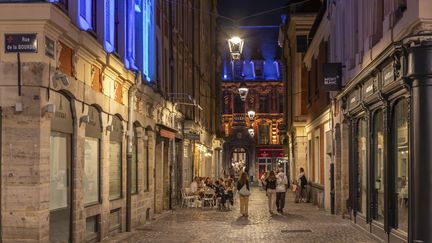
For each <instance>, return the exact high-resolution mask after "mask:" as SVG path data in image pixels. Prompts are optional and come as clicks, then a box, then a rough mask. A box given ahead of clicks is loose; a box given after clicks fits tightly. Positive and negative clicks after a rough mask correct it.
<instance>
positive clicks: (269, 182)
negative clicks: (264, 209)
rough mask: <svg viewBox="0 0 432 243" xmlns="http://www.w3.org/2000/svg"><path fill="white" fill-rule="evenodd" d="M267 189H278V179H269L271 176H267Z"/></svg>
mask: <svg viewBox="0 0 432 243" xmlns="http://www.w3.org/2000/svg"><path fill="white" fill-rule="evenodd" d="M265 181H266V190H267V189H276V182H277V180H276V179H274V180H269V178H267V179H266V180H265Z"/></svg>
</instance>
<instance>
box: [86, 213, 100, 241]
mask: <svg viewBox="0 0 432 243" xmlns="http://www.w3.org/2000/svg"><path fill="white" fill-rule="evenodd" d="M98 221H99V217H98V216H97V215H96V216H93V217H89V218H87V219H86V233H85V239H86V242H98V241H99V222H98Z"/></svg>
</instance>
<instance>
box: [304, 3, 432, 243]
mask: <svg viewBox="0 0 432 243" xmlns="http://www.w3.org/2000/svg"><path fill="white" fill-rule="evenodd" d="M431 4H432V3H431V2H430V1H422V0H420V1H404V0H400V1H399V0H398V1H391V0H382V1H361V2H360V1H339V0H331V1H330V0H329V1H323V6H324V8H322V10H321V13H322V16H324V17H322V16H321V14H320V12H319V13H318V15H317V20H316V23H317V25H316V29H315V28H314V27H312V29H311V32H310V33H309V36H310V38H309V43H308V45H309V47H308V51H307V52H306V55H305V59H304V63H305V66H306V67H312V69H311V70H313V69H314V68H313V66H314V63H316V64H319V65H321V67H320V66H318V75H315V74H313V73H312V74H311V73H310V72H309V76H310V75H315V76H312V80H316V82H317V83H318V85H317V86H315V87H322V88H323V90H326V91H328V92H326V95H325V96H327V98H330V99H329V100H327V101H326V102H325V103H327V104H328V105H327V107H326V109H327V110H325V109H324V107H321V108H323V109H324V110H323V112H322V113H321V116H320V117H318V118H319V120H320V121H322V122H324V123H325V124H324V136H325V139H326V140H325V141H324V144H328V143H327V142H326V141H330V146H327V145H324V147H323V146H321V147H320V148H321V151H324V156H325V157H324V162H325V166H324V168H325V170H328V171H324V173H322V172H321V175H324V179H325V180H326V181H327V180H330V185H329V186H326V185H325V184H326V182H325V181H324V187H323V189H324V202H325V203H324V207H325V208H326V209H327V205H328V204H327V202H328V201H330V209H334V210H335V211H334V212H335V213H342V214H346V213H348V214H350V215H351V219H352V220H353V222H354V223H355V224H356V225H358V226H359V227H362V228H363V229H365V230H367V231H369V232H370V233H372V234H374V235H375V236H376V237H378V238H380V239H381V240H383V241H385V242H430V241H432V233H431V232H430V228H431V224H432V214H431V212H430V210H429V209H425V208H430V207H429V206H426V204H427V205H430V200H429V198H430V197H429V194H430V189H427V188H425V187H424V186H425V185H430V179H429V178H430V168H431V160H430V157H429V156H430V148H429V146H427V145H426V144H428V142H427V141H429V139H430V137H431V135H430V133H429V132H428V131H429V128H428V126H429V121H430V120H429V119H430V115H429V114H430V110H431V108H430V102H431V101H430V100H429V98H427V97H429V82H430V73H431V70H430V65H429V64H430V62H431V55H430V53H431V51H430V50H431V44H430V43H431V39H432V36H431V35H430V33H431V31H432V25H431V21H430V19H431V12H430V11H428V10H426V9H431V8H432V5H431ZM320 17H321V18H320ZM314 25H315V24H314ZM322 45H323V47H322ZM321 53H325V54H324V55H321ZM323 64H324V65H323ZM329 67H332V68H333V70H330V69H329ZM320 68H321V70H322V75H319V73H320V71H319V69H320ZM303 82H304V81H303ZM309 85H310V83H309ZM308 90H311V88H310V87H309V88H308ZM318 97H322V96H321V93H320V92H318ZM313 124H322V123H321V122H317V123H313ZM306 127H308V126H306ZM312 127H315V126H314V125H311V126H310V128H312ZM309 130H310V129H309ZM320 131H321V132H319V133H317V134H316V135H319V134H321V136H322V135H323V132H322V129H321V130H320ZM326 131H327V132H329V134H328V135H327V132H326ZM314 134H315V133H314ZM311 138H314V136H312V137H311ZM311 140H312V142H309V144H308V147H309V148H308V151H309V152H308V155H309V158H311V161H314V162H315V160H316V159H318V160H319V159H322V158H323V157H322V156H321V158H315V157H314V153H315V152H316V149H314V140H313V139H310V140H309V141H311ZM327 161H328V162H327ZM327 163H329V165H330V167H328V166H326V164H327ZM315 166H316V164H315ZM309 171H311V168H309ZM312 171H314V170H313V169H312ZM312 173H313V172H312ZM327 173H329V175H330V176H329V177H328V176H327ZM310 176H313V178H314V179H313V180H315V179H316V178H315V177H316V174H313V175H310ZM332 179H333V180H332ZM328 189H329V191H328ZM332 193H333V195H332ZM329 195H330V198H329V199H327V198H328V197H329ZM332 196H334V197H332ZM332 198H334V207H333V203H332Z"/></svg>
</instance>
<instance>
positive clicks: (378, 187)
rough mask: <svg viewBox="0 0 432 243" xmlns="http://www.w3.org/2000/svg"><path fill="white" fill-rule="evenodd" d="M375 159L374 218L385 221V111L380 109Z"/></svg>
mask: <svg viewBox="0 0 432 243" xmlns="http://www.w3.org/2000/svg"><path fill="white" fill-rule="evenodd" d="M372 139H373V160H374V165H373V166H374V183H375V185H374V190H373V196H372V198H373V199H374V213H373V219H375V220H377V221H380V222H384V127H383V113H382V111H378V112H377V113H376V114H375V116H374V120H373V135H372Z"/></svg>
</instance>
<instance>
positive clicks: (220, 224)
mask: <svg viewBox="0 0 432 243" xmlns="http://www.w3.org/2000/svg"><path fill="white" fill-rule="evenodd" d="M107 242H332V243H335V242H376V241H375V240H374V239H373V238H371V237H370V236H368V235H367V234H366V233H364V232H362V231H360V230H358V229H357V228H355V227H354V226H352V225H351V223H350V222H349V221H348V220H343V219H341V216H340V215H336V216H332V215H330V214H329V213H327V212H324V211H321V210H319V209H317V208H316V207H315V206H313V205H311V204H306V203H301V204H295V203H293V195H292V193H288V195H287V200H286V208H285V212H284V214H283V215H280V214H275V215H273V216H270V214H269V212H268V209H267V198H266V196H265V193H264V192H263V191H260V190H259V189H258V188H253V191H252V195H251V198H250V201H249V218H248V219H246V218H243V217H240V213H239V211H238V205H234V207H233V208H232V210H231V211H223V212H222V211H217V210H214V209H212V210H202V209H200V208H199V209H184V208H182V209H176V210H175V211H174V212H173V213H172V214H171V213H169V214H166V215H165V216H164V217H161V218H160V219H158V220H155V221H153V222H151V223H149V224H147V225H144V226H141V227H138V228H137V230H136V231H135V232H133V233H129V235H123V236H119V237H116V238H114V239H111V240H109V241H107Z"/></svg>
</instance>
